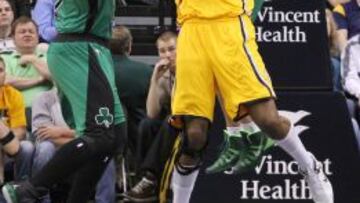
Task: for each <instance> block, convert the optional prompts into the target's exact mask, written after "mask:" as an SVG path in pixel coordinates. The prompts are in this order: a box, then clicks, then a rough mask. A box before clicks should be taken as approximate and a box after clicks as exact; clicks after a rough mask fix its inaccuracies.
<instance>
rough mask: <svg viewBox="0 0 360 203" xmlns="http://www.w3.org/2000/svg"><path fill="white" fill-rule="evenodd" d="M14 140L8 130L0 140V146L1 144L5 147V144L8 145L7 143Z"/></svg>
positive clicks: (12, 134)
mask: <svg viewBox="0 0 360 203" xmlns="http://www.w3.org/2000/svg"><path fill="white" fill-rule="evenodd" d="M14 138H15V135H14V133H13V132H12V131H11V130H10V132H9V133H8V134H7V135H5V137H3V138H1V139H0V144H2V145H3V146H5V145H6V144H8V143H9V142H11V141H12V140H13V139H14Z"/></svg>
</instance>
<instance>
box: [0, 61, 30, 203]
mask: <svg viewBox="0 0 360 203" xmlns="http://www.w3.org/2000/svg"><path fill="white" fill-rule="evenodd" d="M5 77H6V66H5V63H4V60H3V59H2V58H1V57H0V128H2V126H7V127H8V128H10V130H11V131H12V133H13V135H14V136H15V138H14V139H13V140H12V141H10V142H9V143H1V144H0V145H1V150H0V184H3V183H4V166H7V167H5V168H6V169H10V170H13V174H14V180H16V181H19V180H25V179H26V178H28V177H30V175H31V174H30V173H31V164H32V158H33V152H34V146H33V144H32V143H31V142H30V141H26V140H25V139H26V119H25V106H24V100H23V98H22V95H21V93H20V92H19V91H18V90H16V89H15V88H13V87H11V86H9V85H6V84H5ZM14 163H15V164H14ZM12 167H14V168H12ZM0 202H5V200H4V199H3V197H2V195H0Z"/></svg>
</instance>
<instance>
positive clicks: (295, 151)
mask: <svg viewBox="0 0 360 203" xmlns="http://www.w3.org/2000/svg"><path fill="white" fill-rule="evenodd" d="M301 131H302V130H301V129H300V128H296V127H294V126H293V125H291V126H290V130H289V132H288V134H287V136H286V137H285V138H284V139H282V140H278V141H276V142H277V144H278V145H279V146H280V147H281V148H282V149H283V150H285V151H286V152H287V153H288V154H289V155H290V156H292V157H293V158H294V159H295V161H297V162H298V164H299V167H300V168H302V169H307V168H309V167H312V166H313V159H312V158H311V156H310V153H309V152H308V151H307V150H306V149H305V146H304V145H303V143H302V142H301V140H300V138H299V134H300V132H301Z"/></svg>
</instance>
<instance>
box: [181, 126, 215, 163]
mask: <svg viewBox="0 0 360 203" xmlns="http://www.w3.org/2000/svg"><path fill="white" fill-rule="evenodd" d="M207 145H208V141H206V143H205V145H204V146H203V147H202V148H201V149H195V148H193V147H191V146H190V144H189V138H188V135H187V134H186V133H185V131H183V132H182V142H181V146H180V154H185V155H187V156H189V157H191V158H194V159H200V162H202V159H203V154H204V151H205V149H206V147H207Z"/></svg>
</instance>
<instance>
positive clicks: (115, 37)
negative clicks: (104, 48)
mask: <svg viewBox="0 0 360 203" xmlns="http://www.w3.org/2000/svg"><path fill="white" fill-rule="evenodd" d="M132 40H133V37H132V35H131V32H130V30H129V29H128V28H127V27H125V26H122V25H119V26H115V27H114V28H113V32H112V39H111V42H110V47H111V51H112V52H113V53H114V54H120V55H124V54H126V53H127V52H128V51H129V48H130V46H131V43H132Z"/></svg>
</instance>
